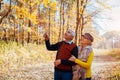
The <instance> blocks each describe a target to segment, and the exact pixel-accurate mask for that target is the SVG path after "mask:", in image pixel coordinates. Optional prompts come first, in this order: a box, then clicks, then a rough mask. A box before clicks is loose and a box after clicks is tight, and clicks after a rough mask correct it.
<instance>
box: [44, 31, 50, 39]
mask: <svg viewBox="0 0 120 80" xmlns="http://www.w3.org/2000/svg"><path fill="white" fill-rule="evenodd" d="M43 37H44V38H45V40H49V36H48V34H47V32H46V33H44V35H43Z"/></svg>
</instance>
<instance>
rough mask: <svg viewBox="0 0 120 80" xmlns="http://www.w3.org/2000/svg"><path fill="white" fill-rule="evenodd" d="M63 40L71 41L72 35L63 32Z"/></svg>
mask: <svg viewBox="0 0 120 80" xmlns="http://www.w3.org/2000/svg"><path fill="white" fill-rule="evenodd" d="M64 38H65V39H66V40H72V39H73V36H72V34H71V32H70V31H69V30H67V31H66V32H65V34H64Z"/></svg>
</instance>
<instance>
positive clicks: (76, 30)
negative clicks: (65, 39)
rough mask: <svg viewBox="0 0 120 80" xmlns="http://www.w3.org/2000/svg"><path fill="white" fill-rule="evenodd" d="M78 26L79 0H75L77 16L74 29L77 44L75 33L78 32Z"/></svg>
mask: <svg viewBox="0 0 120 80" xmlns="http://www.w3.org/2000/svg"><path fill="white" fill-rule="evenodd" d="M78 27H79V0H77V17H76V29H75V33H76V36H75V44H77V39H78V38H77V37H78V35H77V33H78Z"/></svg>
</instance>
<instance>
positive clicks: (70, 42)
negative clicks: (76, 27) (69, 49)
mask: <svg viewBox="0 0 120 80" xmlns="http://www.w3.org/2000/svg"><path fill="white" fill-rule="evenodd" d="M65 43H68V44H72V43H73V42H72V40H71V41H69V42H65Z"/></svg>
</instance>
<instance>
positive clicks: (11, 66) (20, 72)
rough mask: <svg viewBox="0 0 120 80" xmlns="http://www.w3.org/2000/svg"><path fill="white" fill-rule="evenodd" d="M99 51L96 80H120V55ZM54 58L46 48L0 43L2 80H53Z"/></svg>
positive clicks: (96, 56) (95, 67)
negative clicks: (119, 56)
mask: <svg viewBox="0 0 120 80" xmlns="http://www.w3.org/2000/svg"><path fill="white" fill-rule="evenodd" d="M100 51H101V50H100ZM100 51H99V50H95V57H94V61H93V64H92V78H93V80H120V62H119V59H118V57H117V58H116V56H118V55H119V54H117V53H115V55H116V56H113V54H112V56H111V55H109V54H110V53H109V54H103V53H101V52H100ZM102 51H103V50H102ZM117 52H118V51H117ZM100 53H101V55H100ZM105 53H106V52H105ZM118 53H119V52H118ZM55 55H56V52H50V51H47V50H46V48H45V45H37V44H27V43H26V44H25V45H24V46H22V45H21V44H17V43H15V42H9V43H8V44H6V43H5V42H0V80H53V79H54V77H53V75H54V64H53V62H54V59H55Z"/></svg>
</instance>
